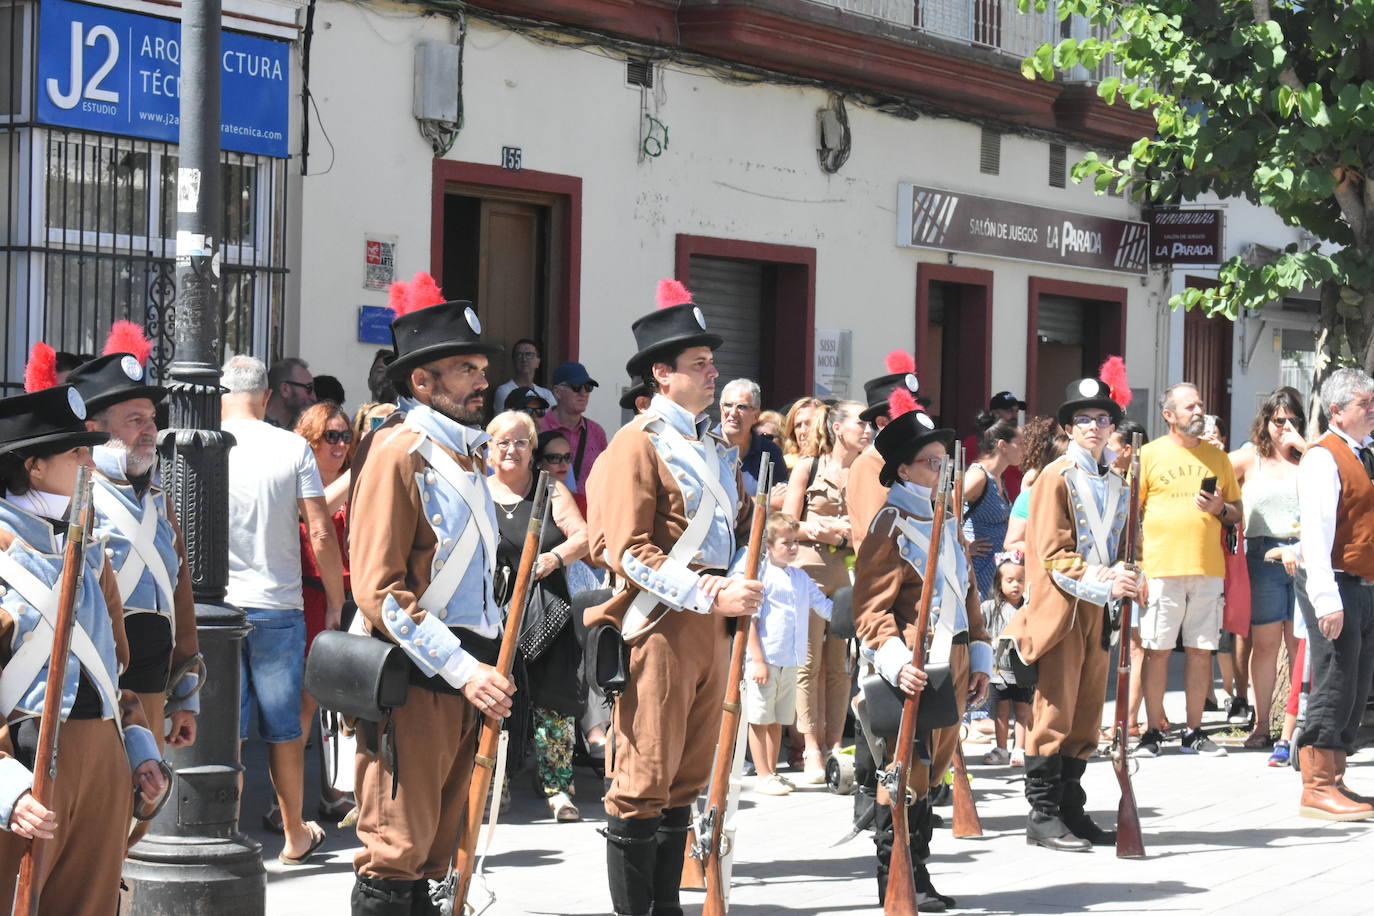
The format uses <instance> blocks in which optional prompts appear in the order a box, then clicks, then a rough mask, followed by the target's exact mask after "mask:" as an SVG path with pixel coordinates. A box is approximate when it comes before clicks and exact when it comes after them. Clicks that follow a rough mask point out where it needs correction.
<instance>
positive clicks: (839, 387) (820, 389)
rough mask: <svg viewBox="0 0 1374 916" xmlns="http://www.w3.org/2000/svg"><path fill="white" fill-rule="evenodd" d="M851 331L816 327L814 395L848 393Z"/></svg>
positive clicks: (824, 396)
mask: <svg viewBox="0 0 1374 916" xmlns="http://www.w3.org/2000/svg"><path fill="white" fill-rule="evenodd" d="M852 338H853V332H852V331H848V330H841V329H838V328H816V349H815V362H814V367H813V373H814V374H813V378H814V379H815V382H814V384H815V396H816V397H818V398H843V397H847V396H848V395H849V379H850V344H851V341H852Z"/></svg>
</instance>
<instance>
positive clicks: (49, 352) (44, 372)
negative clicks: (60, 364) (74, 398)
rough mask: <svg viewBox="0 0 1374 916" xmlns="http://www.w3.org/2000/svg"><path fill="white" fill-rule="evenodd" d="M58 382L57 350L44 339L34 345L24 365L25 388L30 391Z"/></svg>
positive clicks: (40, 389) (48, 386)
mask: <svg viewBox="0 0 1374 916" xmlns="http://www.w3.org/2000/svg"><path fill="white" fill-rule="evenodd" d="M56 384H57V351H56V350H54V349H53V348H52V347H50V346H48V345H47V344H45V343H43V341H41V340H40V341H39V342H38V343H36V344H34V345H33V350H32V351H30V353H29V363H28V365H27V366H25V367H24V390H25V391H28V392H30V393H32V392H34V391H42V390H43V389H44V388H51V387H52V386H54V385H56Z"/></svg>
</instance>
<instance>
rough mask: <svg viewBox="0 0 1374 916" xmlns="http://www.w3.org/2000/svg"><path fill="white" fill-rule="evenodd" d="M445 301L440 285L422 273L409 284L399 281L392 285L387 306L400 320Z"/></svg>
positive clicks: (388, 293) (388, 292)
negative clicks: (404, 316) (402, 317)
mask: <svg viewBox="0 0 1374 916" xmlns="http://www.w3.org/2000/svg"><path fill="white" fill-rule="evenodd" d="M443 301H444V293H443V290H441V289H439V284H438V283H435V282H434V278H433V277H431V276H430V275H429V274H427V273H425V272H424V271H420V272H419V273H417V274H416V275H415V276H414V277H413V278H412V279H411V281H410V282H409V283H405V282H402V281H400V280H397V281H396V282H395V283H393V284H391V288H390V289H389V290H387V299H386V304H387V307H388V308H390V309H391V311H392V314H394V315H395V316H396V317H397V318H400V317H401V316H402V315H409V314H410V313H411V312H418V311H419V310H420V309H423V308H429V307H430V306H431V305H438V304H439V303H440V302H443Z"/></svg>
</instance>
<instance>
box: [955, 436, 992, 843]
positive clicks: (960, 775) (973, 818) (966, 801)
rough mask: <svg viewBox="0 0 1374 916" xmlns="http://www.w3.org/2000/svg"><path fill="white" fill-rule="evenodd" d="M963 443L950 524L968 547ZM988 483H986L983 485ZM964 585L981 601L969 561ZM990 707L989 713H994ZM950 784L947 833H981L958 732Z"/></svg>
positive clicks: (963, 837)
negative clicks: (951, 818)
mask: <svg viewBox="0 0 1374 916" xmlns="http://www.w3.org/2000/svg"><path fill="white" fill-rule="evenodd" d="M965 458H966V456H965V454H964V444H963V443H962V442H957V443H955V445H954V494H953V496H952V497H951V502H953V503H954V527H955V529H956V530H957V531H958V532H959V546H960V547H961V548H963V549H965V550H967V549H968V543H967V542H966V541H965V540H964V470H965V465H966V461H965ZM984 486H990V484H984ZM968 587H969V588H971V589H973V592H974V595H975V596H977V597H978V599H979V600H980V602H981V599H982V596H981V595H979V594H978V577H977V576H975V575H974V574H973V564H972V563H970V564H969V577H968ZM996 712H997V711H996V710H995V709H994V710H993V714H994V715H995V714H996ZM953 767H954V785H953V787H952V789H951V792H950V794H951V796H953V802H954V823H953V824H952V825H951V827H950V832H951V833H953V834H954V836H955V838H956V839H960V840H966V839H969V838H970V837H979V836H982V835H983V821H982V819H981V818H980V817H978V803H977V802H976V801H974V798H973V784H972V783H971V782H969V778H968V767H967V766H966V765H965V763H964V741H963V735H962V734H960V736H959V740H957V741H955V743H954V762H953Z"/></svg>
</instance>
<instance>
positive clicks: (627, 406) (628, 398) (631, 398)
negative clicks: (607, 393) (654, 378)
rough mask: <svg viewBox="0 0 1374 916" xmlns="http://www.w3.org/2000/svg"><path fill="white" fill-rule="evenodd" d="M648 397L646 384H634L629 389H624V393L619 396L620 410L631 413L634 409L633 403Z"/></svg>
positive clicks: (647, 385)
mask: <svg viewBox="0 0 1374 916" xmlns="http://www.w3.org/2000/svg"><path fill="white" fill-rule="evenodd" d="M649 395H650V391H649V383H648V382H644V381H639V382H635V383H634V384H633V385H631V386H630V387H629V388H627V389H625V393H624V394H622V395H621V396H620V409H621V410H630V411H632V410H634V409H635V401H637V400H639V399H640V398H646V397H649Z"/></svg>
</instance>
